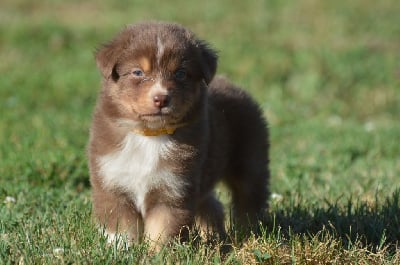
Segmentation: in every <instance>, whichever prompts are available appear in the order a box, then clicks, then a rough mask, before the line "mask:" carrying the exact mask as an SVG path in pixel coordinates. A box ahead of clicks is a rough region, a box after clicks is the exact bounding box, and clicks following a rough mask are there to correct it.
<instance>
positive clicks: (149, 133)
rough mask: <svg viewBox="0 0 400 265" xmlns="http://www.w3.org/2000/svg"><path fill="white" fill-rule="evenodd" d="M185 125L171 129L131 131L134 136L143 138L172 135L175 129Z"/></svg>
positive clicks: (178, 125)
mask: <svg viewBox="0 0 400 265" xmlns="http://www.w3.org/2000/svg"><path fill="white" fill-rule="evenodd" d="M186 124H187V123H182V124H176V125H174V126H173V127H167V128H159V129H150V128H143V129H133V130H132V132H134V133H136V134H141V135H143V136H160V135H164V134H168V135H171V134H174V133H175V131H176V129H178V128H180V127H183V126H185V125H186Z"/></svg>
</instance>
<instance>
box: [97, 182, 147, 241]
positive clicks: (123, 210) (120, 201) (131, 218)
mask: <svg viewBox="0 0 400 265" xmlns="http://www.w3.org/2000/svg"><path fill="white" fill-rule="evenodd" d="M93 210H94V215H95V217H96V218H97V220H98V221H99V223H100V225H101V226H103V227H104V228H105V231H104V232H105V234H106V235H107V238H108V241H109V242H110V243H112V242H113V241H114V239H115V238H118V237H119V236H120V235H121V236H122V237H125V236H126V237H127V239H128V243H129V244H130V243H132V242H138V240H139V239H140V234H141V233H142V231H143V230H142V229H143V223H142V218H141V217H140V215H139V213H138V212H137V211H136V209H135V207H134V206H133V204H132V202H131V201H130V200H129V199H128V198H127V197H126V196H125V195H123V194H117V193H112V192H109V191H106V190H103V189H94V192H93Z"/></svg>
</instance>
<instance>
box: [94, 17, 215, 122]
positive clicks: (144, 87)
mask: <svg viewBox="0 0 400 265" xmlns="http://www.w3.org/2000/svg"><path fill="white" fill-rule="evenodd" d="M96 61H97V66H98V68H99V69H100V71H101V73H102V76H103V80H104V87H103V92H102V93H103V101H106V102H105V104H106V105H107V108H108V109H109V112H110V113H112V115H114V116H115V117H116V118H121V119H124V120H131V121H132V122H133V123H134V124H136V125H137V126H143V127H148V128H159V127H163V126H168V125H169V124H178V123H180V122H182V121H183V120H184V119H187V116H188V115H189V114H190V113H192V112H193V111H194V109H195V108H196V105H197V106H198V104H201V100H202V98H204V94H205V90H206V84H208V83H209V82H210V81H211V79H212V78H213V76H214V74H215V71H216V67H217V56H216V53H215V52H214V51H213V50H212V49H210V48H209V47H208V45H207V44H206V43H205V42H203V41H201V40H199V39H197V38H196V37H195V35H194V34H193V33H192V32H190V31H189V30H187V29H185V28H183V27H181V26H179V25H177V24H166V23H157V22H151V23H143V24H137V25H131V26H128V27H127V28H125V29H124V30H123V31H122V32H120V33H119V34H118V35H117V36H116V37H115V38H114V39H113V40H112V41H111V42H109V43H108V44H106V45H104V46H103V47H102V48H101V49H99V50H98V52H97V53H96Z"/></svg>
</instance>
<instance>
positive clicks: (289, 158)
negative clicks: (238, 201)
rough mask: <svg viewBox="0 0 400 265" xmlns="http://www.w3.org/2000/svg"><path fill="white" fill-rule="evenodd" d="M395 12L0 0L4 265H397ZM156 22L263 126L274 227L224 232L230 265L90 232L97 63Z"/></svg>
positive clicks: (399, 186) (197, 247) (305, 5)
mask: <svg viewBox="0 0 400 265" xmlns="http://www.w3.org/2000/svg"><path fill="white" fill-rule="evenodd" d="M399 14H400V2H398V1H397V0H384V1H373V0H354V1H344V0H337V1H317V0H299V1H288V0H284V1H277V0H271V1H267V0H263V1H261V0H260V1H257V0H250V1H228V0H221V1H208V0H206V1H201V2H196V1H187V0H186V1H184V0H177V1H174V2H173V3H172V1H171V2H168V1H160V0H157V1H126V0H123V1H111V0H104V1H77V0H72V1H61V0H42V1H30V0H2V2H1V3H0V264H16V263H17V264H149V263H150V264H174V263H179V264H220V263H221V264H257V263H260V264H264V263H265V264H400V250H399V249H400V247H399V246H398V245H399V241H400V16H399ZM149 19H157V20H168V21H175V22H179V23H181V24H183V25H185V26H187V27H189V28H191V29H192V30H193V31H194V32H196V33H197V35H198V36H199V37H201V38H203V39H206V40H207V41H208V42H210V44H211V45H212V46H213V47H215V48H216V49H217V50H218V51H219V57H220V61H219V69H218V73H220V74H224V75H226V76H227V77H229V78H230V79H231V80H233V81H234V82H235V83H237V84H239V85H241V86H242V87H243V88H245V89H246V90H247V91H249V92H250V93H251V94H252V95H253V96H254V98H255V99H256V100H257V101H258V102H259V103H260V105H261V106H262V108H263V110H264V112H265V115H266V117H267V118H268V120H269V128H270V132H271V139H270V140H271V172H272V177H271V187H270V188H271V192H272V196H271V198H270V206H271V207H270V209H269V219H268V220H267V222H266V223H264V224H262V234H261V235H258V236H251V237H250V238H248V239H247V240H241V235H238V234H237V231H235V230H234V229H230V237H231V239H232V242H233V246H232V249H231V251H230V252H228V253H225V254H222V253H221V252H220V246H219V245H206V244H202V243H199V242H197V241H196V240H193V242H190V243H188V244H178V243H176V244H174V245H173V246H172V247H171V246H169V247H166V248H165V249H163V250H162V251H161V252H159V253H155V254H154V253H149V252H148V251H147V250H148V248H147V245H146V244H140V245H137V246H133V247H131V248H129V249H128V250H118V249H116V248H115V247H112V246H111V247H110V246H107V244H106V240H105V238H104V237H102V236H101V235H100V234H99V233H98V232H97V229H96V227H95V226H94V225H93V223H92V221H91V202H90V184H89V180H88V179H89V175H88V168H87V161H86V156H85V147H86V144H87V140H88V128H89V124H90V119H91V112H92V109H93V106H94V103H95V100H96V96H97V92H98V90H99V86H100V74H99V73H98V71H97V69H96V65H95V62H94V57H93V52H94V51H95V49H96V47H98V45H99V44H100V43H103V42H105V41H107V40H109V39H110V38H111V37H112V36H113V34H115V33H116V32H118V31H119V30H120V29H121V28H122V27H123V26H124V25H126V24H129V23H133V22H136V21H141V20H149ZM218 190H219V191H218V192H219V194H220V196H221V198H222V199H223V201H224V202H225V203H227V198H228V197H229V196H228V195H227V194H226V192H225V189H224V187H223V186H219V187H218ZM227 215H229V209H227ZM227 226H229V224H228V223H227Z"/></svg>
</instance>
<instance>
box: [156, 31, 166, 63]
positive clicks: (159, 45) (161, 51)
mask: <svg viewBox="0 0 400 265" xmlns="http://www.w3.org/2000/svg"><path fill="white" fill-rule="evenodd" d="M163 55H164V44H163V43H162V42H161V39H160V37H158V36H157V63H158V64H160V61H161V58H162V56H163Z"/></svg>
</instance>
